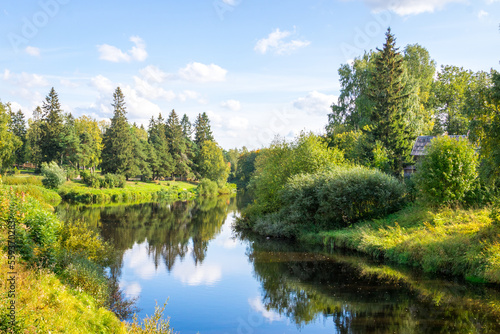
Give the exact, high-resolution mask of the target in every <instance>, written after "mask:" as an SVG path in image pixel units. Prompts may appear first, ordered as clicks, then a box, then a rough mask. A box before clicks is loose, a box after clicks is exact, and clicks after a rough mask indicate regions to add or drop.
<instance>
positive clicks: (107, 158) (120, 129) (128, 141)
mask: <svg viewBox="0 0 500 334" xmlns="http://www.w3.org/2000/svg"><path fill="white" fill-rule="evenodd" d="M112 106H113V108H114V111H113V118H112V119H111V126H110V127H109V128H108V129H107V130H106V132H105V133H104V138H103V149H102V170H103V172H105V173H116V174H122V175H126V176H127V178H128V177H130V176H131V175H130V174H128V175H127V173H128V171H129V169H130V165H131V160H132V158H133V157H132V150H133V143H132V137H131V131H130V125H129V124H128V122H127V117H126V114H127V112H126V106H125V97H124V96H123V93H122V91H121V89H120V87H117V88H116V90H115V92H114V93H113V104H112Z"/></svg>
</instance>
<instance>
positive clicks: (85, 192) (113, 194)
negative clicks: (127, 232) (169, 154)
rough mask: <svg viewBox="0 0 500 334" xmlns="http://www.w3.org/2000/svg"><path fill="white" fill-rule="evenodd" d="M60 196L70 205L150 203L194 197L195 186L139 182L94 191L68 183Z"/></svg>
mask: <svg viewBox="0 0 500 334" xmlns="http://www.w3.org/2000/svg"><path fill="white" fill-rule="evenodd" d="M120 178H121V177H120ZM122 180H123V179H122ZM162 184H163V185H165V184H166V183H165V182H164V183H162ZM177 184H179V186H178V185H177ZM59 195H60V196H61V197H62V198H63V200H65V201H68V202H70V203H82V204H100V203H133V202H150V201H157V200H172V199H188V198H191V197H194V196H195V186H193V185H191V184H188V183H184V182H175V184H174V185H172V186H166V187H165V186H162V187H160V186H158V185H156V184H154V183H147V182H138V184H137V185H131V184H127V185H125V187H124V188H113V189H93V188H91V187H86V186H83V185H81V184H78V183H68V184H67V185H65V186H64V187H61V188H60V189H59Z"/></svg>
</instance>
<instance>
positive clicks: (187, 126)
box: [181, 114, 193, 140]
mask: <svg viewBox="0 0 500 334" xmlns="http://www.w3.org/2000/svg"><path fill="white" fill-rule="evenodd" d="M181 126H182V133H183V134H184V138H186V139H189V140H191V136H192V135H193V125H192V124H191V122H190V121H189V117H188V115H186V114H184V115H183V116H182V120H181Z"/></svg>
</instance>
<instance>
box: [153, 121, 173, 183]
mask: <svg viewBox="0 0 500 334" xmlns="http://www.w3.org/2000/svg"><path fill="white" fill-rule="evenodd" d="M165 128H166V126H165V120H164V119H163V117H162V116H161V114H160V115H158V119H157V120H155V119H154V117H151V120H150V122H149V127H148V142H149V143H150V144H151V149H152V152H151V153H150V154H148V160H149V163H150V166H151V170H152V173H153V178H155V179H158V178H165V177H170V176H171V175H172V173H173V171H174V162H173V159H172V156H171V154H170V152H169V147H168V142H167V137H166V129H165Z"/></svg>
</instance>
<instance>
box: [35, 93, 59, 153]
mask: <svg viewBox="0 0 500 334" xmlns="http://www.w3.org/2000/svg"><path fill="white" fill-rule="evenodd" d="M63 121H64V120H63V111H62V109H61V104H60V103H59V97H58V95H57V93H56V91H55V89H54V87H52V88H51V90H50V92H49V94H48V95H47V97H46V98H45V101H44V102H43V106H42V109H41V119H40V137H39V142H38V143H37V145H38V146H39V147H40V154H41V162H51V161H60V160H61V159H62V154H63V148H64V147H63V140H62V136H63V134H64V132H65V131H64V124H63Z"/></svg>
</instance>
